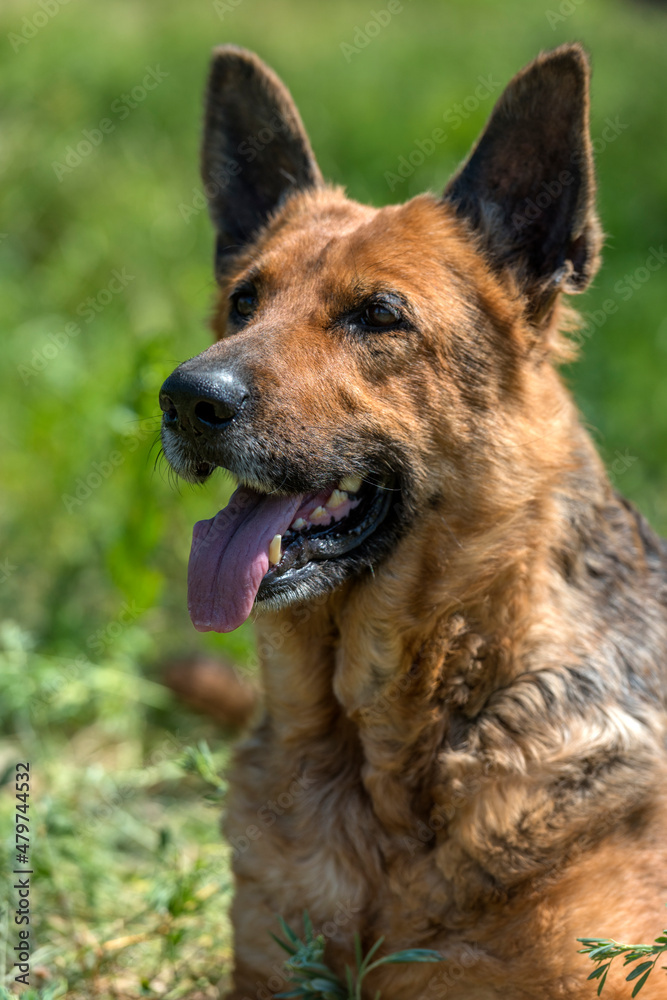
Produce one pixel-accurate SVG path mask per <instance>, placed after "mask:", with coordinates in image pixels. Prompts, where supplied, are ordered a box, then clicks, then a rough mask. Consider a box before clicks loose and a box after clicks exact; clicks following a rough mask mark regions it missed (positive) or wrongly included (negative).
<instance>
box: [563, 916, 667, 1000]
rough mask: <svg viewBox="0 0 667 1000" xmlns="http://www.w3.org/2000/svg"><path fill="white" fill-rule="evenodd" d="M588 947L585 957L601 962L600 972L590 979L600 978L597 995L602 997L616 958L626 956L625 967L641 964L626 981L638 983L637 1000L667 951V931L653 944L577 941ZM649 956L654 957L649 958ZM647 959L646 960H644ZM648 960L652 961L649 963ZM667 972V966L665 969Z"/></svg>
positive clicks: (591, 940) (595, 939)
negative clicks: (657, 963) (636, 963)
mask: <svg viewBox="0 0 667 1000" xmlns="http://www.w3.org/2000/svg"><path fill="white" fill-rule="evenodd" d="M577 940H578V941H579V942H580V943H581V944H583V945H584V947H583V948H580V949H579V953H580V954H582V955H588V957H589V958H590V959H591V960H592V961H593V962H597V963H598V967H597V969H595V970H594V971H593V972H591V974H590V976H589V977H588V978H589V979H599V980H600V982H599V983H598V990H597V994H598V996H600V994H601V993H602V988H603V986H604V984H605V982H606V980H607V973H608V972H609V969H610V968H611V963H612V962H613V961H614V959H615V958H621V956H623V965H624V966H626V965H631V964H632V963H633V962H640V964H639V965H636V966H635V968H634V969H633V970H632V971H631V972H630V973H629V974H628V975H627V976H626V977H625V980H626V982H628V983H630V982H632V981H633V980H637V981H636V982H635V985H634V988H633V990H632V996H633V997H636V996H637V994H638V993H639V991H640V990H641V988H642V987H643V986H644V984H645V983H646V980H647V979H648V977H649V976H650V974H651V973H652V972H653V969H654V968H655V965H656V962H657V961H658V959H659V957H660V955H663V954H664V953H665V952H667V929H665V930H664V931H663V932H662V934H661V935H660V937H657V938H656V939H655V941H654V943H653V944H619V943H618V942H617V941H611V940H604V939H600V938H577ZM648 956H654V957H653V958H651V959H648ZM641 959H644V960H645V961H640V960H641ZM647 959H648V960H647ZM663 968H664V969H667V966H663Z"/></svg>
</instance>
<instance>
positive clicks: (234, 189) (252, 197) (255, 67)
mask: <svg viewBox="0 0 667 1000" xmlns="http://www.w3.org/2000/svg"><path fill="white" fill-rule="evenodd" d="M202 179H203V181H204V185H205V190H206V194H207V197H208V203H209V211H210V213H211V218H212V219H213V223H214V225H215V227H216V230H217V242H216V273H220V272H222V271H224V269H225V265H226V263H227V261H228V259H229V257H230V255H233V254H234V253H235V252H238V251H239V250H240V249H242V248H243V247H244V246H246V245H247V244H248V243H249V242H250V241H251V240H252V239H253V238H254V236H255V235H256V233H257V232H258V230H259V229H260V228H261V227H262V226H263V225H264V224H265V223H266V221H267V219H268V217H269V216H270V214H271V213H272V212H273V210H274V209H275V208H276V207H277V206H278V205H279V204H280V203H281V201H282V200H283V199H284V198H285V196H286V195H287V194H289V193H290V192H292V191H295V190H298V189H301V188H307V187H312V186H315V185H318V184H321V183H322V175H321V174H320V170H319V167H318V166H317V163H316V161H315V157H314V155H313V151H312V149H311V147H310V143H309V141H308V136H307V135H306V130H305V129H304V126H303V122H302V121H301V118H300V116H299V112H298V111H297V109H296V105H295V104H294V101H293V100H292V97H291V96H290V93H289V91H288V90H287V88H286V87H285V86H284V84H283V83H282V82H281V81H280V80H279V79H278V77H277V76H276V74H275V73H274V72H273V71H272V70H271V69H269V67H268V66H266V65H265V64H264V63H263V62H262V60H261V59H259V58H258V56H256V55H255V54H254V53H253V52H247V51H246V50H245V49H241V48H238V47H237V46H235V45H223V46H220V47H219V48H217V49H215V50H214V52H213V61H212V64H211V73H210V76H209V81H208V88H207V91H206V103H205V116H204V140H203V149H202Z"/></svg>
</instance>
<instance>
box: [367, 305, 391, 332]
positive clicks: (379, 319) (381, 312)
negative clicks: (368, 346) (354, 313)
mask: <svg viewBox="0 0 667 1000" xmlns="http://www.w3.org/2000/svg"><path fill="white" fill-rule="evenodd" d="M360 319H361V325H362V326H369V327H372V328H373V329H375V330H383V329H387V328H388V327H390V326H396V324H397V323H400V322H401V314H400V312H399V311H398V309H394V308H393V307H392V306H390V305H387V303H386V302H375V303H373V305H371V306H367V307H366V308H365V309H364V311H363V312H362V313H361V316H360Z"/></svg>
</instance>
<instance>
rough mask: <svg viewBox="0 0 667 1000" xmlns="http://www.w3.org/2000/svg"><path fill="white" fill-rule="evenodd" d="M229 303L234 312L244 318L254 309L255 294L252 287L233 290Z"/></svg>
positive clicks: (255, 303)
mask: <svg viewBox="0 0 667 1000" xmlns="http://www.w3.org/2000/svg"><path fill="white" fill-rule="evenodd" d="M231 305H232V310H233V311H234V312H235V313H237V314H238V315H239V316H242V317H243V319H246V318H247V317H248V316H250V315H252V313H253V312H254V311H255V306H256V305H257V295H256V294H255V292H254V291H253V290H252V289H250V288H244V289H242V290H241V291H238V292H234V294H233V295H232V296H231Z"/></svg>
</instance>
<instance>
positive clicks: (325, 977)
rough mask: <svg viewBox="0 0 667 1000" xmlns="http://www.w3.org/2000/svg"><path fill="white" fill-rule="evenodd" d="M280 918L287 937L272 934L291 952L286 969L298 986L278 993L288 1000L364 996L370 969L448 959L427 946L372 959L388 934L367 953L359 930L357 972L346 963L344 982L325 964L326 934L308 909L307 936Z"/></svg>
mask: <svg viewBox="0 0 667 1000" xmlns="http://www.w3.org/2000/svg"><path fill="white" fill-rule="evenodd" d="M278 921H279V923H280V927H281V929H282V932H283V934H284V935H285V940H283V939H281V938H279V937H277V936H276V935H275V934H272V935H271V937H272V938H273V940H274V941H276V943H277V944H279V945H280V947H281V948H282V949H283V950H284V951H286V952H287V954H288V955H289V958H288V959H287V961H286V962H285V969H286V971H287V974H288V983H289V985H290V986H294V989H292V990H289V991H288V992H286V993H278V994H277V997H281V998H283V1000H288V998H289V1000H296V998H297V997H298V998H301V1000H361V987H362V983H363V980H364V978H365V977H366V976H367V975H368V973H369V972H372V971H373V969H377V968H378V967H379V966H381V965H389V964H395V963H399V962H442V961H444V959H443V957H442V955H440V954H439V953H438V952H437V951H430V950H429V949H427V948H408V949H406V950H404V951H396V952H394V953H393V954H392V955H384V956H383V957H382V958H376V959H375V961H372V959H373V958H374V956H375V955H376V954H377V952H378V950H379V949H380V948H381V946H382V944H383V942H384V938H383V937H381V938H379V939H378V940H377V941H376V942H375V944H374V945H373V946H372V947H371V948H370V949H369V951H368V952H367V954H366V956H365V957H364V955H363V953H362V950H361V939H360V938H359V935H358V934H355V935H354V950H355V958H356V972H353V971H352V969H350V967H349V965H346V966H345V982H344V983H343V982H342V980H341V979H340V978H339V977H338V976H337V975H336V974H335V973H334V972H332V971H331V969H330V968H329V967H328V966H327V965H325V964H324V945H325V941H324V935H323V934H315V932H314V930H313V924H312V921H311V919H310V917H309V915H308V911H305V912H304V914H303V926H304V936H303V939H301V938H299V937H298V936H297V935H296V934H295V932H294V931H293V930H292V928H291V927H290V926H289V924H287V923H286V921H285V920H283V918H282V917H278ZM379 997H380V993H379V992H378V993H376V995H375V1000H379Z"/></svg>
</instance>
